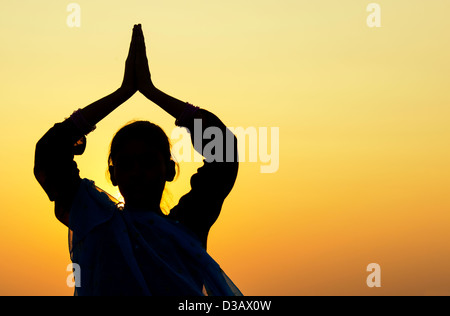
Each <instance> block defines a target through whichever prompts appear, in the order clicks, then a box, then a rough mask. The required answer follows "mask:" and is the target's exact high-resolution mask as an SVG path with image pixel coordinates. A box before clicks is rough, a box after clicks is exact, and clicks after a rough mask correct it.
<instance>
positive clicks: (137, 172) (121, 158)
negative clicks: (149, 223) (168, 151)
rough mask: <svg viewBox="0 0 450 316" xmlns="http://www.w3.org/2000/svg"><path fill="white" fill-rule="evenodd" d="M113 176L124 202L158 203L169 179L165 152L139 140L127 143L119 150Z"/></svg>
mask: <svg viewBox="0 0 450 316" xmlns="http://www.w3.org/2000/svg"><path fill="white" fill-rule="evenodd" d="M111 171H112V173H113V174H112V176H113V177H114V180H115V181H113V183H114V182H115V184H117V185H118V187H119V190H120V194H121V195H122V196H123V197H124V200H125V204H126V205H127V204H128V205H130V206H134V207H139V208H142V207H149V206H152V205H159V203H160V201H161V196H162V193H163V190H164V186H165V182H166V164H165V162H164V158H163V155H162V153H161V152H160V151H158V150H156V149H155V148H153V147H152V146H151V144H149V143H147V142H145V141H143V140H138V139H132V140H130V141H128V142H126V143H125V144H124V145H123V146H122V148H120V150H119V151H118V153H117V155H116V157H115V161H114V167H113V170H111Z"/></svg>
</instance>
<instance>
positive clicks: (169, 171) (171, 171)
mask: <svg viewBox="0 0 450 316" xmlns="http://www.w3.org/2000/svg"><path fill="white" fill-rule="evenodd" d="M175 173H176V170H175V161H173V160H172V159H170V160H169V163H168V164H167V168H166V181H168V182H171V181H173V179H174V178H175Z"/></svg>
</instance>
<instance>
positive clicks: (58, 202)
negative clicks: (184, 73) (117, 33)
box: [34, 30, 137, 225]
mask: <svg viewBox="0 0 450 316" xmlns="http://www.w3.org/2000/svg"><path fill="white" fill-rule="evenodd" d="M135 35H136V32H135V30H133V37H132V40H131V44H130V50H129V53H128V58H127V61H126V65H125V75H124V79H123V82H122V85H121V86H120V88H119V89H117V90H116V91H115V92H113V93H111V94H110V95H108V96H106V97H104V98H102V99H100V100H98V101H96V102H94V103H92V104H90V105H88V106H86V107H85V108H83V109H80V110H78V111H76V112H74V114H72V115H71V117H70V118H68V119H66V120H65V121H63V122H61V123H57V124H55V125H54V126H53V127H52V128H51V129H50V130H49V131H48V132H47V133H46V134H45V135H44V136H43V137H42V138H41V139H40V140H39V141H38V143H37V144H36V151H35V165H34V175H35V177H36V179H37V180H38V182H39V184H40V185H41V186H42V188H43V189H44V190H45V192H46V193H47V195H48V197H49V199H50V201H54V202H55V215H56V217H57V218H58V219H59V220H60V221H61V222H62V223H63V224H65V225H68V221H69V211H70V208H71V205H72V202H73V198H74V197H75V194H76V193H77V190H78V187H79V184H80V181H81V178H80V176H79V170H78V168H77V164H76V163H75V161H74V160H73V159H74V155H81V154H82V153H83V152H84V149H85V146H86V137H85V135H87V134H88V133H89V132H90V131H92V130H93V129H94V128H95V125H96V124H97V123H98V122H100V121H101V120H102V119H103V118H105V117H106V116H107V115H108V114H109V113H111V112H112V111H113V110H114V109H116V108H117V107H118V106H119V105H121V104H122V103H124V102H125V101H126V100H128V99H129V98H130V97H131V96H132V95H133V94H134V93H135V92H136V91H137V85H136V75H135V52H136V41H135V38H136V36H135Z"/></svg>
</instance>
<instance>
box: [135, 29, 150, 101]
mask: <svg viewBox="0 0 450 316" xmlns="http://www.w3.org/2000/svg"><path fill="white" fill-rule="evenodd" d="M135 28H136V78H137V88H138V90H139V91H140V92H141V93H142V94H144V95H145V96H146V97H149V93H151V91H152V90H153V89H154V85H153V82H152V79H151V75H150V69H149V68H148V59H147V53H146V48H145V40H144V33H143V32H142V26H141V25H140V24H138V25H137V26H135Z"/></svg>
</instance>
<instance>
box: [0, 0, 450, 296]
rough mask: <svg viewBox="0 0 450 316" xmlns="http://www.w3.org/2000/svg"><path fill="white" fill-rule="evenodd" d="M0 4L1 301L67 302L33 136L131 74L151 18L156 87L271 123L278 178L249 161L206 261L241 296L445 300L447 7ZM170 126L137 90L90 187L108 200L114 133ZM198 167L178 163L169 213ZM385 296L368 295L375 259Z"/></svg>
mask: <svg viewBox="0 0 450 316" xmlns="http://www.w3.org/2000/svg"><path fill="white" fill-rule="evenodd" d="M76 2H77V3H78V4H80V6H81V9H82V12H81V19H82V21H81V23H82V24H81V28H69V27H68V26H67V24H66V19H67V16H68V15H69V13H68V12H66V7H67V5H68V4H69V3H70V1H50V0H45V1H44V0H42V1H31V0H21V1H12V0H2V1H1V2H0V27H1V29H0V30H1V31H0V43H1V45H0V63H1V66H0V69H1V75H0V87H1V93H0V101H1V107H0V119H1V124H0V141H1V143H0V145H1V147H0V148H1V151H0V159H1V160H0V162H1V163H0V175H1V183H0V194H1V206H2V207H1V210H0V212H1V213H0V218H1V220H0V294H1V295H72V294H73V289H72V288H68V287H67V285H66V278H67V276H68V275H69V272H67V271H66V267H67V264H68V263H70V259H69V254H68V249H67V230H66V229H65V227H64V226H63V225H62V224H60V223H59V222H58V221H57V220H56V218H55V217H54V215H53V204H52V203H51V202H50V201H49V200H48V199H47V196H46V195H45V193H44V191H43V190H42V189H41V188H40V186H39V184H38V183H37V181H36V180H35V179H34V176H33V172H32V171H33V163H34V148H35V144H36V142H37V141H38V139H39V138H40V137H41V136H42V135H43V134H44V133H45V132H46V131H47V130H48V129H49V128H50V127H51V126H52V125H53V124H54V123H56V122H58V121H62V120H63V119H64V118H66V117H68V116H69V115H70V114H71V113H72V112H73V111H74V110H75V109H78V108H80V107H84V106H86V105H88V104H90V103H91V102H93V101H95V100H97V99H99V98H101V97H103V96H105V95H107V94H109V93H111V92H113V91H114V90H115V89H117V88H118V87H119V86H120V84H121V80H122V76H123V69H124V62H125V58H126V56H127V52H128V47H129V42H130V39H131V30H132V27H133V24H135V23H142V25H143V29H144V34H145V36H146V40H147V53H148V56H149V61H150V70H151V72H152V78H153V81H154V83H155V85H156V86H157V87H159V88H160V89H161V90H163V91H165V92H167V93H169V94H171V95H173V96H175V97H177V98H179V99H181V100H184V101H189V102H191V103H194V104H196V105H199V106H201V107H204V108H206V109H208V110H210V111H212V112H213V113H215V114H216V115H218V116H219V117H220V118H221V119H222V120H223V121H224V122H225V124H227V125H228V126H232V127H237V126H242V127H251V126H254V127H279V128H280V143H279V146H280V157H279V160H280V168H279V170H278V172H277V173H274V174H261V173H260V172H259V170H260V169H259V168H260V165H261V164H260V163H242V164H241V166H240V172H239V176H238V179H237V182H236V184H235V187H234V189H233V191H232V192H231V194H230V195H229V197H228V199H227V200H226V201H225V204H224V207H223V212H222V215H221V217H220V218H219V220H218V222H217V223H216V224H215V226H214V227H213V229H212V231H211V234H210V238H209V252H210V254H211V255H212V256H213V257H214V258H215V259H216V260H217V261H218V262H219V264H220V265H221V266H222V268H223V269H224V270H225V271H226V272H227V274H228V275H229V276H230V277H231V279H232V280H233V281H234V282H235V283H236V284H237V285H238V286H239V287H240V289H241V290H242V292H243V293H244V294H246V295H433V294H444V295H448V294H450V268H449V267H450V254H449V253H450V246H449V242H450V229H449V227H450V212H449V210H450V194H449V189H450V181H449V180H450V168H449V160H450V150H449V140H450V124H449V117H450V116H449V115H450V107H449V105H450V89H449V87H448V85H449V83H450V60H449V56H450V38H449V36H448V30H450V19H449V12H450V2H449V1H439V0H432V1H423V0H420V1H419V0H407V1H406V0H397V1H381V0H380V1H377V3H379V4H380V5H381V9H382V15H381V17H382V27H381V28H369V27H368V26H367V24H366V18H367V16H368V15H369V13H368V12H366V7H367V5H368V4H369V3H370V2H372V1H361V0H358V1H355V0H340V1H335V0H317V1H302V0H292V1H288V0H276V1H275V0H270V1H269V0H258V1H253V0H252V1H242V0H227V1H217V0H208V1H206V0H191V1H183V0H165V1H138V0H127V1H105V0H97V1H88V0H79V1H76ZM135 118H137V119H148V120H151V121H153V122H155V123H157V124H160V125H161V126H162V127H163V128H164V129H165V130H166V132H167V133H169V134H170V132H171V131H172V129H173V127H174V120H173V119H172V118H171V117H170V116H169V115H168V114H166V113H165V112H164V111H162V110H161V109H159V108H158V107H156V106H154V105H153V103H151V102H150V101H146V99H145V98H144V97H143V96H141V95H136V96H134V97H133V98H132V99H131V100H130V101H128V102H127V103H126V104H124V105H123V106H122V107H120V108H119V109H117V110H116V111H115V112H114V113H112V114H111V115H110V116H109V117H107V118H106V119H105V120H104V121H102V122H101V123H100V124H98V125H97V130H96V131H95V132H94V133H92V134H91V135H90V136H89V137H88V147H87V150H86V152H85V154H84V155H83V156H82V157H79V158H77V162H78V164H79V168H80V170H81V176H82V177H86V178H90V179H93V180H95V181H96V183H97V185H98V186H100V187H101V188H103V189H105V190H106V191H108V192H110V193H111V194H113V195H116V194H117V192H118V191H117V190H116V188H114V187H112V185H111V184H110V183H109V182H108V181H107V179H106V176H105V172H106V168H107V164H106V161H107V150H108V146H109V142H110V141H111V138H112V136H113V134H114V132H115V131H117V130H118V129H119V128H120V127H121V126H122V125H124V124H125V123H126V122H128V121H129V120H131V119H135ZM200 165H201V164H199V163H182V164H181V175H180V177H179V179H178V180H177V182H176V183H174V184H172V185H170V186H169V189H170V191H171V192H172V195H173V201H172V205H174V204H176V202H177V201H178V199H179V198H180V197H181V196H182V195H183V194H184V193H186V192H187V191H188V190H189V178H190V176H191V175H192V174H193V173H194V172H195V170H196V168H198V167H199V166H200ZM372 262H375V263H378V264H380V266H381V282H382V287H381V288H368V287H367V285H366V278H367V276H368V275H369V272H366V267H367V265H368V264H369V263H372Z"/></svg>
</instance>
